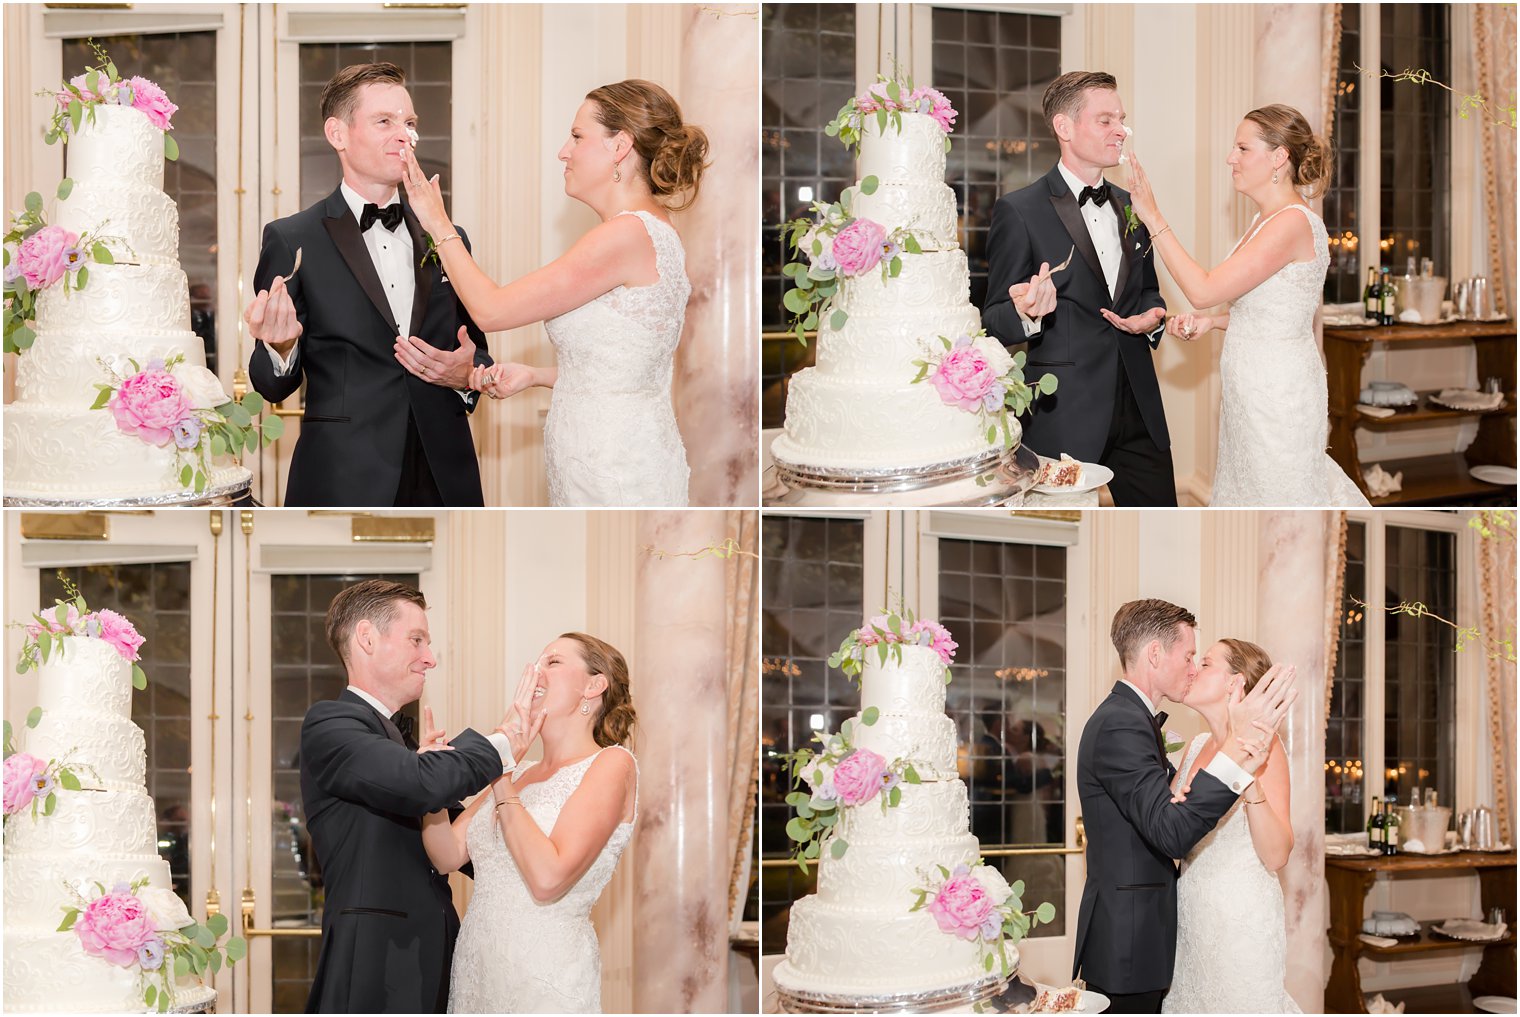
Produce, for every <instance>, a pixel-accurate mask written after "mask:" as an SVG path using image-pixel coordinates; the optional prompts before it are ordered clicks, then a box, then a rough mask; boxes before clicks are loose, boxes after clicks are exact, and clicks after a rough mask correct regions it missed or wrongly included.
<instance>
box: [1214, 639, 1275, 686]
mask: <svg viewBox="0 0 1520 1017" xmlns="http://www.w3.org/2000/svg"><path fill="white" fill-rule="evenodd" d="M1219 642H1220V644H1221V645H1223V646H1224V649H1225V654H1224V664H1225V667H1227V668H1229V669H1230V674H1239V675H1244V676H1245V679H1246V683H1245V687H1244V688H1243V689H1241V693H1242V694H1244V693H1246V692H1250V691H1251V690H1252V689H1254V688H1255V687H1256V683H1257V682H1259V681H1261V676H1262V675H1264V674H1266V673H1267V670H1268V669H1269V668H1270V667H1271V666H1272V658H1271V657H1269V656H1267V651H1266V650H1263V649H1262V648H1261V647H1259V646H1257V645H1256V644H1255V643H1248V642H1246V641H1245V640H1244V639H1221V640H1220V641H1219Z"/></svg>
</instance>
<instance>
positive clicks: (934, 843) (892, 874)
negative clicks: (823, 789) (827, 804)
mask: <svg viewBox="0 0 1520 1017" xmlns="http://www.w3.org/2000/svg"><path fill="white" fill-rule="evenodd" d="M846 841H847V842H848V843H849V845H850V846H849V849H848V850H847V851H845V853H844V856H843V857H841V858H831V859H829V860H828V864H827V865H820V866H819V867H818V899H819V900H821V901H825V902H827V903H829V904H838V905H840V906H841V907H851V908H862V909H868V908H873V907H874V908H877V909H880V908H881V907H882V903H881V902H883V901H901V900H906V901H908V903H909V904H910V905H911V904H912V902H913V890H914V888H916V887H921V886H926V885H928V882H929V881H931V880H937V879H939V878H940V876H939V870H938V869H937V868H936V866H937V865H944V866H945V867H946V868H951V867H952V863H950V862H945V861H942V859H946V858H950V859H955V860H956V861H957V862H958V861H960V860H963V859H965V858H968V857H969V858H972V859H975V858H976V857H977V850H978V845H977V841H976V838H975V837H974V836H972V835H971V834H969V833H962V834H961V835H960V836H958V837H933V838H929V837H925V838H919V839H916V840H913V841H911V842H909V843H905V844H883V843H881V842H880V841H873V842H870V843H866V844H862V843H860V842H859V841H856V840H852V839H850V838H848V837H846Z"/></svg>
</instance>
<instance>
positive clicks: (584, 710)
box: [581, 699, 591, 717]
mask: <svg viewBox="0 0 1520 1017" xmlns="http://www.w3.org/2000/svg"><path fill="white" fill-rule="evenodd" d="M590 715H591V702H590V700H587V699H582V700H581V716H582V717H589V716H590Z"/></svg>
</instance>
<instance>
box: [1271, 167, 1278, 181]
mask: <svg viewBox="0 0 1520 1017" xmlns="http://www.w3.org/2000/svg"><path fill="white" fill-rule="evenodd" d="M1272 182H1273V183H1274V184H1275V183H1277V170H1275V169H1274V170H1273V171H1272Z"/></svg>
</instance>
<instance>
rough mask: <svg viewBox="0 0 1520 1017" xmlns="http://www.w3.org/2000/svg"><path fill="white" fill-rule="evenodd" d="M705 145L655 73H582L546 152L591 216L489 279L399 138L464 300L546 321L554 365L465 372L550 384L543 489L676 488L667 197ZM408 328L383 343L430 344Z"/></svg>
mask: <svg viewBox="0 0 1520 1017" xmlns="http://www.w3.org/2000/svg"><path fill="white" fill-rule="evenodd" d="M706 155H707V135H706V134H705V133H704V132H703V131H702V129H701V128H700V127H696V126H693V125H691V124H687V123H683V122H682V120H681V110H680V107H678V106H677V105H676V102H675V100H674V99H672V98H671V97H670V94H669V93H667V92H666V91H665V90H664V89H663V88H661V87H660V86H659V85H656V84H654V83H652V82H648V81H640V80H629V81H620V82H618V83H616V84H612V85H603V86H602V87H600V88H597V89H594V90H593V91H591V92H590V93H588V94H587V95H586V99H585V101H584V102H582V103H581V106H580V109H579V110H578V111H577V112H576V114H575V122H574V123H573V124H572V125H571V128H570V140H569V141H567V142H565V145H564V147H563V148H561V149H560V151H559V160H560V161H561V162H563V163H564V164H565V193H566V194H568V195H569V196H570V197H572V198H575V199H576V200H577V201H581V202H583V203H585V204H587V205H589V206H591V209H592V210H593V211H595V212H596V214H597V215H598V216H599V217H600V218H601V220H602V222H601V224H600V225H598V226H596V227H594V228H593V229H592V230H591V231H590V232H588V233H587V234H586V235H585V236H583V237H581V238H580V239H579V240H578V241H576V242H575V244H574V246H572V247H571V248H570V250H568V251H566V252H565V253H564V254H563V255H561V256H560V257H558V258H556V259H555V260H554V261H552V262H550V263H549V264H548V265H545V266H544V267H543V268H541V269H538V270H537V271H536V272H531V273H529V274H528V275H526V276H524V277H523V278H521V279H518V280H516V281H514V282H510V283H507V284H506V285H504V286H498V285H497V284H496V283H494V282H493V281H491V279H490V278H489V277H488V276H487V275H486V274H485V273H484V272H482V271H481V270H480V267H479V266H478V265H476V264H475V260H474V258H472V257H471V256H470V252H469V251H467V250H465V246H464V244H463V243H450V241H452V240H456V239H458V234H457V232H456V231H455V229H454V226H453V224H452V223H450V222H449V218H448V214H447V213H446V212H445V211H444V207H443V191H442V189H441V187H440V186H439V183H438V177H437V176H434V177H433V178H432V179H431V180H428V179H427V178H426V177H425V176H423V173H422V168H421V167H420V166H419V165H418V164H417V159H416V156H415V155H414V154H413V153H412V152H411V151H410V150H409V149H408V150H406V151H405V152H404V153H403V158H404V160H405V162H406V168H405V172H404V175H403V177H402V180H403V182H404V183H405V185H406V194H407V198H408V200H409V201H410V202H411V206H412V209H413V211H415V212H416V213H417V218H418V220H419V221H420V222H421V224H422V228H423V229H424V230H426V231H427V233H428V235H429V236H430V237H432V238H434V243H435V244H436V245H437V246H436V250H437V253H438V257H439V258H440V259H441V262H442V267H443V272H444V275H445V276H446V277H447V278H448V279H449V280H450V282H452V284H453V286H454V291H455V293H457V294H458V296H459V299H460V301H461V302H462V303H463V304H464V306H465V307H466V308H467V309H468V310H469V312H470V316H471V317H473V318H474V319H475V321H476V323H477V324H479V325H480V327H481V329H482V330H484V331H487V332H498V331H505V330H507V329H513V328H519V327H521V326H523V325H528V324H531V323H533V322H535V321H543V322H544V326H545V329H546V330H547V331H548V333H549V341H550V342H551V343H553V344H554V350H555V354H556V361H557V362H556V365H555V366H554V367H531V366H529V365H527V364H514V363H498V364H495V365H492V366H491V367H489V368H477V369H475V370H474V371H472V372H471V375H470V387H471V388H476V389H480V390H481V391H484V392H486V393H489V394H490V395H491V396H493V397H495V398H497V399H505V398H507V397H508V396H512V395H516V394H517V393H519V392H521V391H523V390H524V389H527V388H531V387H532V386H535V385H538V386H543V387H544V388H549V389H552V390H553V394H552V395H551V397H550V401H549V416H548V420H547V421H546V423H545V425H544V455H545V459H546V462H547V467H548V478H549V502H550V504H551V505H615V506H639V505H656V506H684V505H685V504H686V502H687V493H686V483H687V478H688V476H689V473H690V471H689V470H688V468H687V465H686V448H685V446H684V445H683V444H682V442H681V433H680V431H678V430H677V429H676V418H675V412H674V410H672V408H671V404H670V381H671V371H672V367H673V364H674V359H675V350H676V344H677V343H678V342H680V339H681V326H682V324H683V323H684V321H685V317H686V299H687V297H688V296H689V295H690V294H691V283H690V282H688V281H687V278H686V255H685V251H684V250H683V249H682V247H681V238H680V236H679V235H678V234H677V233H676V230H675V227H674V226H672V225H671V224H670V217H669V210H668V209H667V202H673V203H671V204H669V209H674V210H677V211H679V210H680V209H682V208H685V207H687V206H688V205H690V204H691V202H692V201H694V200H696V195H697V190H698V186H699V184H700V182H701V178H702V171H703V169H704V168H705V166H706V163H705V159H706ZM683 194H684V195H686V198H685V200H684V201H677V200H676V199H677V198H678V197H679V196H680V195H683ZM413 344H414V341H413V340H408V341H407V342H401V343H397V347H396V356H397V358H398V359H399V360H401V362H402V363H403V364H405V365H407V366H408V368H409V369H411V367H412V364H413V361H414V360H415V359H416V357H417V356H418V355H422V356H425V355H426V354H427V353H428V351H427V350H426V349H422V348H418V349H416V350H414V349H413ZM417 363H418V364H419V365H420V363H421V361H417Z"/></svg>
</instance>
